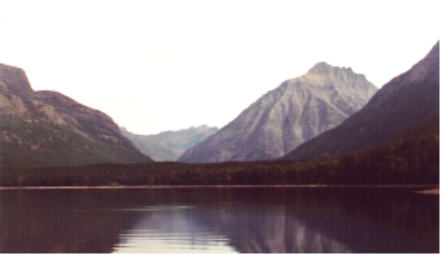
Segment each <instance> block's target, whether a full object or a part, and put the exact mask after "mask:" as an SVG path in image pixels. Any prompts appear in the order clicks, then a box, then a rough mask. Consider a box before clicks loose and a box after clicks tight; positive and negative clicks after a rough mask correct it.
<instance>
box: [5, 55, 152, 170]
mask: <svg viewBox="0 0 440 254" xmlns="http://www.w3.org/2000/svg"><path fill="white" fill-rule="evenodd" d="M149 161H151V159H150V158H149V157H147V156H145V155H143V154H142V153H141V152H139V151H138V150H137V149H136V148H135V147H134V145H133V144H132V143H131V142H130V141H129V140H128V139H127V138H125V137H124V136H122V134H121V133H120V131H119V127H118V126H117V125H116V124H115V123H114V122H113V120H112V119H111V118H110V117H109V116H107V115H106V114H104V113H102V112H100V111H98V110H94V109H90V108H88V107H86V106H84V105H81V104H79V103H77V102H76V101H74V100H72V99H70V98H69V97H67V96H64V95H62V94H60V93H57V92H53V91H33V90H32V88H31V86H30V84H29V82H28V79H27V77H26V74H25V73H24V71H23V70H21V69H19V68H16V67H12V66H8V65H4V64H0V166H1V167H18V166H59V165H84V164H91V163H101V162H119V163H133V162H149Z"/></svg>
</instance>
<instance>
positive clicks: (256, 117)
mask: <svg viewBox="0 0 440 254" xmlns="http://www.w3.org/2000/svg"><path fill="white" fill-rule="evenodd" d="M361 90H362V91H361ZM375 91H376V88H375V87H374V85H373V84H371V82H369V81H368V80H366V78H365V76H364V75H360V74H356V73H354V72H353V71H352V70H351V69H349V68H341V67H333V66H330V65H328V64H327V63H323V62H320V63H318V64H316V65H315V66H313V67H312V68H311V69H310V70H309V72H308V73H306V74H304V75H302V76H300V77H298V78H294V79H289V80H286V81H284V82H282V83H281V85H279V86H278V87H277V88H275V89H273V90H270V91H268V92H267V93H265V94H264V95H263V96H261V97H260V98H259V99H258V100H256V101H255V102H254V103H252V104H251V105H250V106H249V107H248V108H246V109H245V110H243V111H242V112H241V113H240V114H239V115H238V116H237V117H236V118H235V119H234V120H232V121H231V122H230V123H229V124H227V125H226V126H225V127H223V128H222V129H221V130H219V131H218V132H217V133H216V134H215V135H213V136H211V137H209V138H207V139H206V140H205V141H203V142H201V143H200V144H198V145H196V146H195V147H193V148H190V149H188V150H187V151H186V152H185V153H184V154H183V155H182V156H181V157H180V158H179V161H182V162H219V161H228V160H265V159H273V158H277V157H279V156H282V155H283V154H285V153H287V152H289V151H291V150H292V149H293V148H295V147H296V146H298V145H299V144H301V143H302V142H304V140H308V139H310V138H311V137H314V136H316V135H317V134H319V133H322V132H323V131H325V130H328V129H329V128H332V127H334V126H336V125H337V124H339V123H341V122H342V121H343V120H344V119H345V118H346V117H347V116H348V115H350V114H352V113H354V112H355V111H356V110H358V109H359V108H360V107H362V106H363V105H364V104H365V103H366V102H367V100H368V99H369V98H370V97H371V96H372V95H373V94H374V92H375Z"/></svg>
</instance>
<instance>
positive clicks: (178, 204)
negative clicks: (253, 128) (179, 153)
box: [0, 189, 439, 253]
mask: <svg viewBox="0 0 440 254" xmlns="http://www.w3.org/2000/svg"><path fill="white" fill-rule="evenodd" d="M438 230H439V214H438V196H435V195H423V194H416V193H412V192H410V191H408V190H385V189H162V190H159V189H156V190H70V191H67V190H63V191H61V190H59V191H44V190H40V191H0V252H191V253H192V252H205V253H206V252H223V253H224V252H438V250H439V249H438V246H439V232H438Z"/></svg>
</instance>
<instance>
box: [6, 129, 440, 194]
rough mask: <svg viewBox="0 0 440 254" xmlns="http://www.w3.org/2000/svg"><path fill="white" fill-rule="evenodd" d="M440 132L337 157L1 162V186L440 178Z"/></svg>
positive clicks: (401, 181) (375, 181) (418, 180)
mask: <svg viewBox="0 0 440 254" xmlns="http://www.w3.org/2000/svg"><path fill="white" fill-rule="evenodd" d="M438 179H439V136H438V133H428V134H423V135H413V136H406V137H403V138H400V139H395V140H393V141H392V142H389V143H386V144H383V145H378V146H375V147H371V148H368V149H365V150H362V151H360V152H352V153H348V154H346V155H344V156H341V157H337V158H322V159H316V160H307V161H253V162H223V163H204V164H187V163H178V162H155V163H145V164H97V165H88V166H81V167H39V168H0V185H1V186H98V185H110V186H120V185H243V184H252V185H261V184H411V183H429V184H437V183H438Z"/></svg>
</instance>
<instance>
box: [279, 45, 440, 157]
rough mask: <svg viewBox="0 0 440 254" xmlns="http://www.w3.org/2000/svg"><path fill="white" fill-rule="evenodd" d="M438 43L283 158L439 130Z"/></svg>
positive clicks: (348, 149)
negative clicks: (355, 108)
mask: <svg viewBox="0 0 440 254" xmlns="http://www.w3.org/2000/svg"><path fill="white" fill-rule="evenodd" d="M438 117H439V43H438V42H437V43H436V44H435V46H434V47H433V48H432V49H431V51H430V52H429V53H428V55H426V57H425V58H423V59H422V60H421V61H420V62H418V63H417V64H415V65H414V66H413V67H412V68H411V69H410V70H408V71H407V72H405V73H403V74H401V75H399V76H397V77H396V78H394V79H392V80H391V81H390V82H388V83H387V84H385V85H384V86H383V87H382V88H381V89H380V90H379V91H378V92H377V93H376V95H375V96H374V97H373V98H372V99H371V100H370V102H369V103H368V104H367V105H366V106H365V107H364V108H363V109H362V110H360V111H359V112H357V113H355V114H353V115H352V116H351V117H349V118H348V119H347V120H346V121H345V122H344V123H343V124H341V125H339V126H338V127H336V128H334V129H332V130H329V131H327V132H325V133H323V134H321V135H319V136H317V137H316V138H314V139H312V140H310V141H308V142H306V143H304V144H302V145H301V146H299V147H298V148H297V149H295V150H294V151H292V152H291V153H289V154H287V155H286V156H284V157H283V158H282V159H286V160H299V159H301V160H302V159H313V158H320V157H324V156H340V155H343V154H345V153H347V152H353V151H359V150H361V149H364V148H367V147H372V146H374V145H377V144H381V143H385V142H388V141H391V140H393V139H395V138H400V137H404V136H408V135H418V134H423V133H429V132H432V133H434V134H436V135H438V131H439V127H438V125H439V123H438V121H439V118H438Z"/></svg>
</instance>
